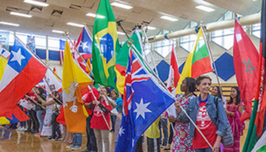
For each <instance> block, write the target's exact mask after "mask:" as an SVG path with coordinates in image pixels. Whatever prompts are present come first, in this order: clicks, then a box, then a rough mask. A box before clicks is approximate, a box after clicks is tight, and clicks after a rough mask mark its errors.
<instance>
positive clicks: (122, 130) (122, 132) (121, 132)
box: [119, 127, 125, 136]
mask: <svg viewBox="0 0 266 152" xmlns="http://www.w3.org/2000/svg"><path fill="white" fill-rule="evenodd" d="M124 131H125V129H124V128H123V127H121V128H120V129H119V136H122V135H123V134H125V133H124Z"/></svg>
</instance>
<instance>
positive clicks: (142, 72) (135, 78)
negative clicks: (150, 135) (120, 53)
mask: <svg viewBox="0 0 266 152" xmlns="http://www.w3.org/2000/svg"><path fill="white" fill-rule="evenodd" d="M173 102H174V96H173V95H172V94H171V93H170V92H169V91H168V90H167V89H165V88H163V86H161V85H160V84H159V83H158V82H157V80H156V79H155V78H154V77H153V75H152V74H150V73H149V71H148V70H147V69H146V68H145V66H144V63H143V62H142V61H141V60H140V58H139V57H138V55H137V54H136V53H135V52H134V51H130V55H129V61H128V67H127V73H126V80H125V92H124V101H123V116H122V123H121V127H120V130H119V137H118V142H117V146H116V149H115V151H116V152H133V151H135V146H136V142H137V140H138V139H139V137H140V136H141V135H142V134H143V133H144V132H145V130H146V129H147V128H148V127H149V126H150V125H151V124H152V123H153V122H154V121H155V120H156V119H157V118H158V117H159V116H160V115H161V114H162V113H163V112H164V111H165V110H166V109H167V108H168V107H169V106H170V105H171V104H172V103H173Z"/></svg>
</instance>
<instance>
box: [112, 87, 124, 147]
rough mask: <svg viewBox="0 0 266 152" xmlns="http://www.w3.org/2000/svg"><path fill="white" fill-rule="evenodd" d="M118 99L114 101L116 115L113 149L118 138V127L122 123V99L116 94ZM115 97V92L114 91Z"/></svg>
mask: <svg viewBox="0 0 266 152" xmlns="http://www.w3.org/2000/svg"><path fill="white" fill-rule="evenodd" d="M118 95H119V96H118V98H117V99H116V100H115V102H116V104H117V106H116V107H115V108H116V110H117V112H118V115H117V117H116V121H115V137H114V139H115V147H116V143H117V140H118V136H119V129H120V125H121V121H122V109H123V108H122V107H123V97H122V95H121V93H118ZM115 96H117V92H116V91H115Z"/></svg>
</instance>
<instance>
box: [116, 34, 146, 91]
mask: <svg viewBox="0 0 266 152" xmlns="http://www.w3.org/2000/svg"><path fill="white" fill-rule="evenodd" d="M141 35H142V33H141V31H140V30H136V31H135V32H134V33H133V35H132V36H131V37H130V38H129V39H128V40H127V41H126V42H125V43H124V44H123V46H122V48H121V49H120V50H118V51H117V54H116V61H115V72H116V76H117V81H116V87H117V90H118V91H119V92H120V93H121V94H124V86H125V76H126V70H127V63H128V56H129V51H130V50H131V49H132V45H129V43H132V44H133V45H134V46H135V47H136V49H137V50H135V51H138V52H139V53H140V54H142V48H143V47H142V41H141Z"/></svg>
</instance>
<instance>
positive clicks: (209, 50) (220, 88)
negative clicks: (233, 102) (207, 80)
mask: <svg viewBox="0 0 266 152" xmlns="http://www.w3.org/2000/svg"><path fill="white" fill-rule="evenodd" d="M201 28H202V34H203V37H204V40H205V42H206V46H207V50H208V52H209V54H210V57H211V62H212V65H213V68H214V72H215V75H216V79H217V82H218V85H219V90H220V92H221V94H223V90H222V87H221V83H220V80H219V77H218V73H217V68H216V65H215V63H214V58H213V55H212V51H211V48H210V45H209V41H208V40H207V38H206V33H205V32H206V29H205V26H201ZM223 100H224V99H223V97H222V101H223ZM224 102H226V101H223V103H224Z"/></svg>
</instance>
